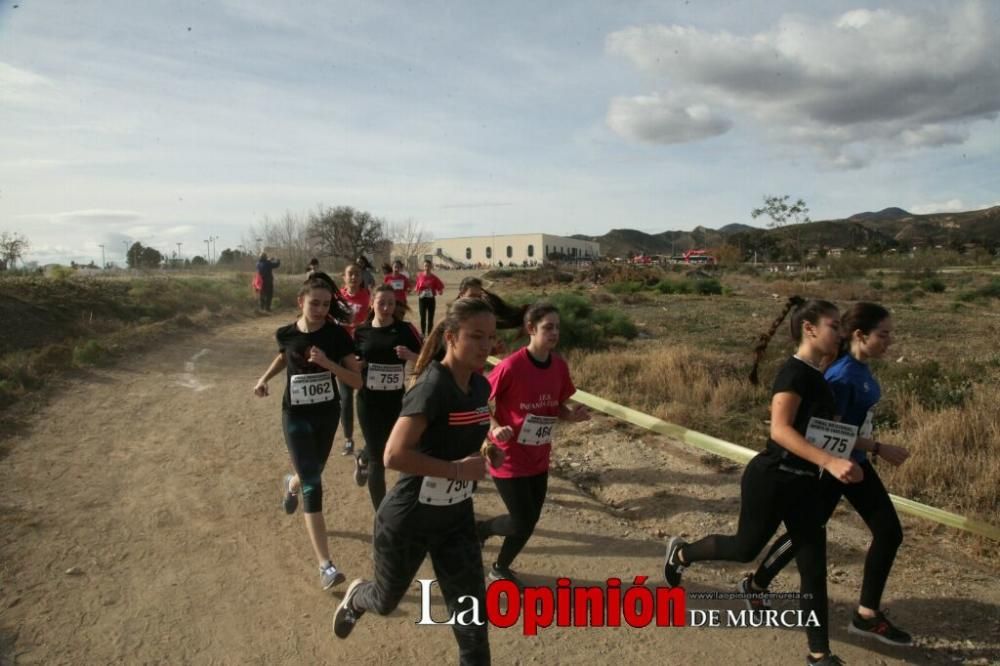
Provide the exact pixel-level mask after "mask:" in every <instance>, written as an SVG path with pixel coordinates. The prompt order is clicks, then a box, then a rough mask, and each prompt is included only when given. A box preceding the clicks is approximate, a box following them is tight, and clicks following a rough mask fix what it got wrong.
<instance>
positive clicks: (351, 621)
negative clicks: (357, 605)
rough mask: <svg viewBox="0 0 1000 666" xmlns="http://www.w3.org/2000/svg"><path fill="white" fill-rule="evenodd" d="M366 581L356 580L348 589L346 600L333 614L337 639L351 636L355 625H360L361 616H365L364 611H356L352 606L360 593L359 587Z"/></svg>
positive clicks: (345, 594) (334, 632) (345, 595)
mask: <svg viewBox="0 0 1000 666" xmlns="http://www.w3.org/2000/svg"><path fill="white" fill-rule="evenodd" d="M364 582H365V581H364V580H362V579H361V578H356V579H354V580H353V581H351V584H350V585H349V586H348V587H347V592H345V593H344V599H343V601H341V602H340V605H339V606H337V610H336V611H334V613H333V634H334V636H336V637H337V638H347V637H348V636H350V635H351V631H352V630H353V629H354V625H356V624H357V623H358V620H360V619H361V616H362V615H364V614H365V612H364V611H363V610H355V609H354V607H353V606H352V605H351V601H352V600H353V599H354V595H355V594H356V593H357V591H358V587H359V586H360V585H361V584H362V583H364Z"/></svg>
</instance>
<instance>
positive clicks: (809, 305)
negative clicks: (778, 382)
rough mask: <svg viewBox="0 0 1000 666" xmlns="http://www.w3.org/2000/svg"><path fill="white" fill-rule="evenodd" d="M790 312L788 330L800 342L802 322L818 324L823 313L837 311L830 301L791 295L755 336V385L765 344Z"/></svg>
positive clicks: (751, 371)
mask: <svg viewBox="0 0 1000 666" xmlns="http://www.w3.org/2000/svg"><path fill="white" fill-rule="evenodd" d="M789 312H791V313H792V317H791V320H790V321H789V325H790V329H791V330H790V332H791V335H792V340H794V341H795V343H796V344H798V343H800V342H802V324H803V322H809V323H810V324H818V323H819V318H820V317H821V316H823V315H829V314H834V315H836V313H837V306H836V305H834V304H833V303H831V302H830V301H821V300H816V299H811V300H808V301H807V300H805V299H803V298H802V297H801V296H792V297H790V298H789V299H788V302H787V303H785V307H784V309H782V311H781V314H780V315H778V317H777V318H776V319H775V320H774V321H773V322H771V328H769V329H768V331H767V333H761V334H760V336H759V337H758V338H757V344H756V345H754V348H753V368H752V369H751V370H750V383H751V384H753V385H754V386H756V385H757V384H759V383H760V381H759V378H758V376H757V369H758V368H759V367H760V362H761V361H762V360H764V352H765V351H766V350H767V345H768V343H769V342H771V338H773V337H774V334H775V333H776V332H777V330H778V327H779V326H781V322H782V321H784V319H785V317H787V316H788V313H789Z"/></svg>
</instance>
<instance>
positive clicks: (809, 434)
mask: <svg viewBox="0 0 1000 666" xmlns="http://www.w3.org/2000/svg"><path fill="white" fill-rule="evenodd" d="M857 438H858V429H857V427H856V426H852V425H850V424H849V423H841V422H840V421H829V420H827V419H821V418H818V417H815V416H814V417H813V418H811V419H809V427H808V428H806V441H808V442H809V443H810V444H812V445H813V446H815V447H816V448H817V449H823V450H824V451H826V452H827V453H829V454H831V455H834V456H837V457H838V458H849V457H850V456H851V451H853V450H854V442H855V440H856V439H857Z"/></svg>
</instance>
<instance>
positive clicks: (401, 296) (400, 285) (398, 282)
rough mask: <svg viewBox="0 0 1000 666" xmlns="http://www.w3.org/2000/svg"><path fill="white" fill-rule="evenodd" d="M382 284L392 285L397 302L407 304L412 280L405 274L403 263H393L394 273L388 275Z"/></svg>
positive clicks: (397, 261) (398, 261)
mask: <svg viewBox="0 0 1000 666" xmlns="http://www.w3.org/2000/svg"><path fill="white" fill-rule="evenodd" d="M382 282H383V283H384V284H391V285H392V290H393V292H395V296H396V300H397V301H403V302H404V303H406V294H407V292H408V291H410V289H411V286H410V285H411V282H410V278H408V277H407V276H406V275H404V274H403V262H402V261H400V260H399V259H397V260H396V261H394V262H392V272H391V273H389V274H388V275H386V276H385V277H384V278H383V279H382Z"/></svg>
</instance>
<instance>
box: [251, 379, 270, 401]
mask: <svg viewBox="0 0 1000 666" xmlns="http://www.w3.org/2000/svg"><path fill="white" fill-rule="evenodd" d="M253 394H254V395H255V396H257V397H258V398H263V397H264V396H266V395H267V382H265V381H264V380H262V379H258V380H257V385H256V386H254V387H253Z"/></svg>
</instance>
